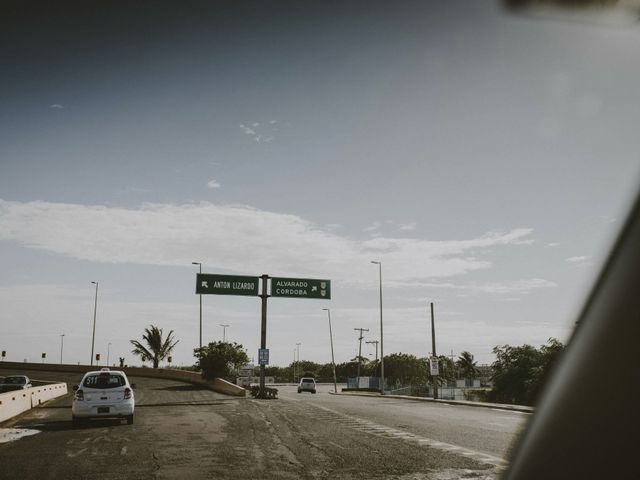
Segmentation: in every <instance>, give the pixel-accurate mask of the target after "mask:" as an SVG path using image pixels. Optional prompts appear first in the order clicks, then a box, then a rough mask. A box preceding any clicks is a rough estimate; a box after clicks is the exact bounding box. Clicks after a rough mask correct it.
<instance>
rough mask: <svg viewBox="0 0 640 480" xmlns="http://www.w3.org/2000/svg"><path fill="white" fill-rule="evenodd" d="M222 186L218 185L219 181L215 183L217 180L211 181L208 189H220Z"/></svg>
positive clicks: (208, 183)
mask: <svg viewBox="0 0 640 480" xmlns="http://www.w3.org/2000/svg"><path fill="white" fill-rule="evenodd" d="M221 186H222V185H220V183H218V182H217V181H215V180H209V181H208V182H207V187H208V188H212V189H213V188H220V187H221Z"/></svg>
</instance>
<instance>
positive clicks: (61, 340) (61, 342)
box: [60, 333, 64, 365]
mask: <svg viewBox="0 0 640 480" xmlns="http://www.w3.org/2000/svg"><path fill="white" fill-rule="evenodd" d="M63 349H64V333H61V334H60V365H62V350H63Z"/></svg>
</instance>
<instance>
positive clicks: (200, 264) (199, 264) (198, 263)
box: [191, 262, 202, 348]
mask: <svg viewBox="0 0 640 480" xmlns="http://www.w3.org/2000/svg"><path fill="white" fill-rule="evenodd" d="M191 265H198V266H199V267H200V273H202V263H200V262H191ZM200 348H202V294H200Z"/></svg>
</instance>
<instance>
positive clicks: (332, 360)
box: [323, 308, 338, 393]
mask: <svg viewBox="0 0 640 480" xmlns="http://www.w3.org/2000/svg"><path fill="white" fill-rule="evenodd" d="M323 310H326V311H327V316H328V317H329V340H330V341H331V365H332V366H333V391H334V392H335V393H338V379H337V378H336V361H335V358H334V357H333V333H332V332H331V310H330V309H328V308H323Z"/></svg>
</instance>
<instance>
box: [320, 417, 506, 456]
mask: <svg viewBox="0 0 640 480" xmlns="http://www.w3.org/2000/svg"><path fill="white" fill-rule="evenodd" d="M314 406H315V407H316V408H319V409H321V410H324V411H326V412H330V413H332V414H333V418H336V417H338V418H340V419H346V420H347V421H342V420H341V421H340V423H341V424H342V425H346V426H351V427H355V426H356V425H358V423H359V422H360V423H359V425H358V426H359V427H364V428H358V430H361V431H364V432H365V433H370V434H372V435H377V436H382V437H386V438H396V439H399V440H404V441H411V442H417V443H418V445H425V446H428V447H430V448H436V449H439V450H443V451H447V452H450V453H454V454H458V455H463V456H465V457H468V458H473V459H474V460H476V461H479V462H481V463H486V464H488V465H492V466H495V467H498V468H503V467H506V465H507V461H506V460H505V459H503V458H500V457H495V456H493V455H489V454H487V453H484V452H478V451H476V450H471V449H469V448H465V447H461V446H459V445H452V444H450V443H446V442H440V441H438V440H434V439H432V438H426V437H421V436H419V435H415V434H412V433H409V432H405V431H403V430H398V429H395V428H392V427H387V426H385V425H379V424H376V423H373V422H371V421H368V420H367V421H365V420H361V419H359V418H357V417H353V416H351V415H347V414H345V413H341V412H338V411H336V410H332V409H330V408H326V407H323V406H320V405H314ZM364 422H366V425H365V424H364Z"/></svg>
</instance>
